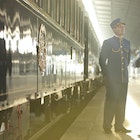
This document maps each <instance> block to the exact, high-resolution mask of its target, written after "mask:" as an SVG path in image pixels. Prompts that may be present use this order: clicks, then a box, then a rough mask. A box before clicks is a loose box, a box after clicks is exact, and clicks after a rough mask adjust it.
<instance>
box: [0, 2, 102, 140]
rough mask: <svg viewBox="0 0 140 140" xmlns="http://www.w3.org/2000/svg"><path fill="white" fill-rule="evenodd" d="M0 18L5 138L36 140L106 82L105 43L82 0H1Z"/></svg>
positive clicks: (1, 134)
mask: <svg viewBox="0 0 140 140" xmlns="http://www.w3.org/2000/svg"><path fill="white" fill-rule="evenodd" d="M0 24H1V25H0V27H1V30H0V39H1V40H2V41H3V42H5V43H3V44H4V45H5V50H6V52H5V55H3V56H4V57H5V56H6V59H5V61H4V63H3V62H2V61H3V60H4V57H0V59H1V60H0V65H1V64H5V68H3V67H0V68H1V70H0V71H4V74H2V72H1V77H2V78H1V79H0V80H1V82H0V83H2V84H4V83H5V89H3V86H1V85H0V87H1V89H0V139H1V140H7V139H8V140H15V139H16V140H22V139H26V140H27V139H29V140H33V139H34V138H35V135H37V134H38V132H39V131H40V130H42V129H43V128H44V127H48V126H49V125H51V124H53V123H55V122H56V120H58V119H59V118H61V116H63V115H65V114H66V113H70V112H71V110H72V107H73V106H74V105H75V104H79V103H81V102H82V101H83V100H86V96H88V95H89V94H94V93H95V91H96V89H97V88H99V87H100V86H101V85H102V76H101V74H100V69H99V64H98V57H99V52H100V43H99V40H98V38H97V36H96V33H95V31H94V28H93V26H92V24H91V22H90V20H89V17H88V14H87V13H86V11H85V8H84V5H83V3H82V0H0ZM1 44H2V43H1ZM0 47H1V46H0ZM1 53H4V51H1ZM0 55H1V56H2V54H0ZM1 66H2V65H1ZM2 79H5V80H2Z"/></svg>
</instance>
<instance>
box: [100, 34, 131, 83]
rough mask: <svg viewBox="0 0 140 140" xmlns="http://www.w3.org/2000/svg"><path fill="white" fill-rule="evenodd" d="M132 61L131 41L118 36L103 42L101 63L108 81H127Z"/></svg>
mask: <svg viewBox="0 0 140 140" xmlns="http://www.w3.org/2000/svg"><path fill="white" fill-rule="evenodd" d="M129 62H130V42H129V41H128V40H126V39H125V38H123V39H122V41H121V42H120V39H119V38H118V37H116V36H113V37H112V38H109V39H107V40H105V41H104V42H103V45H102V49H101V53H100V58H99V63H100V66H101V70H102V73H103V75H104V76H105V77H107V82H109V83H110V82H115V83H120V82H122V83H127V82H128V69H127V67H128V65H129Z"/></svg>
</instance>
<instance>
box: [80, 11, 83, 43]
mask: <svg viewBox="0 0 140 140" xmlns="http://www.w3.org/2000/svg"><path fill="white" fill-rule="evenodd" d="M83 22H84V19H83V12H82V11H81V9H80V31H79V32H80V37H79V39H80V42H81V43H83V42H82V41H83Z"/></svg>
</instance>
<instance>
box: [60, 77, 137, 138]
mask: <svg viewBox="0 0 140 140" xmlns="http://www.w3.org/2000/svg"><path fill="white" fill-rule="evenodd" d="M104 99H105V88H104V87H102V88H101V89H100V90H99V91H98V92H97V94H96V95H95V96H94V97H93V98H92V100H91V101H90V102H89V103H88V105H87V106H86V107H85V108H84V110H83V111H82V112H81V114H80V115H79V116H78V117H77V118H76V120H75V121H74V122H73V123H72V124H71V126H70V127H69V128H68V129H67V131H66V133H65V134H64V135H63V136H62V137H61V139H60V140H140V138H138V136H137V135H138V134H140V76H139V77H137V78H135V79H134V78H131V79H130V82H129V88H128V97H127V106H126V121H125V123H124V126H125V127H126V128H128V129H131V130H132V132H131V133H129V134H123V133H115V131H114V128H112V131H113V133H112V134H106V133H104V130H103V128H102V124H103V107H104Z"/></svg>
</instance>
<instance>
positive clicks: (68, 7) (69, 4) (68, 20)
mask: <svg viewBox="0 0 140 140" xmlns="http://www.w3.org/2000/svg"><path fill="white" fill-rule="evenodd" d="M70 7H71V2H70V1H69V0H67V2H66V7H65V11H66V15H65V19H66V30H67V31H68V32H70V17H71V16H70Z"/></svg>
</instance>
